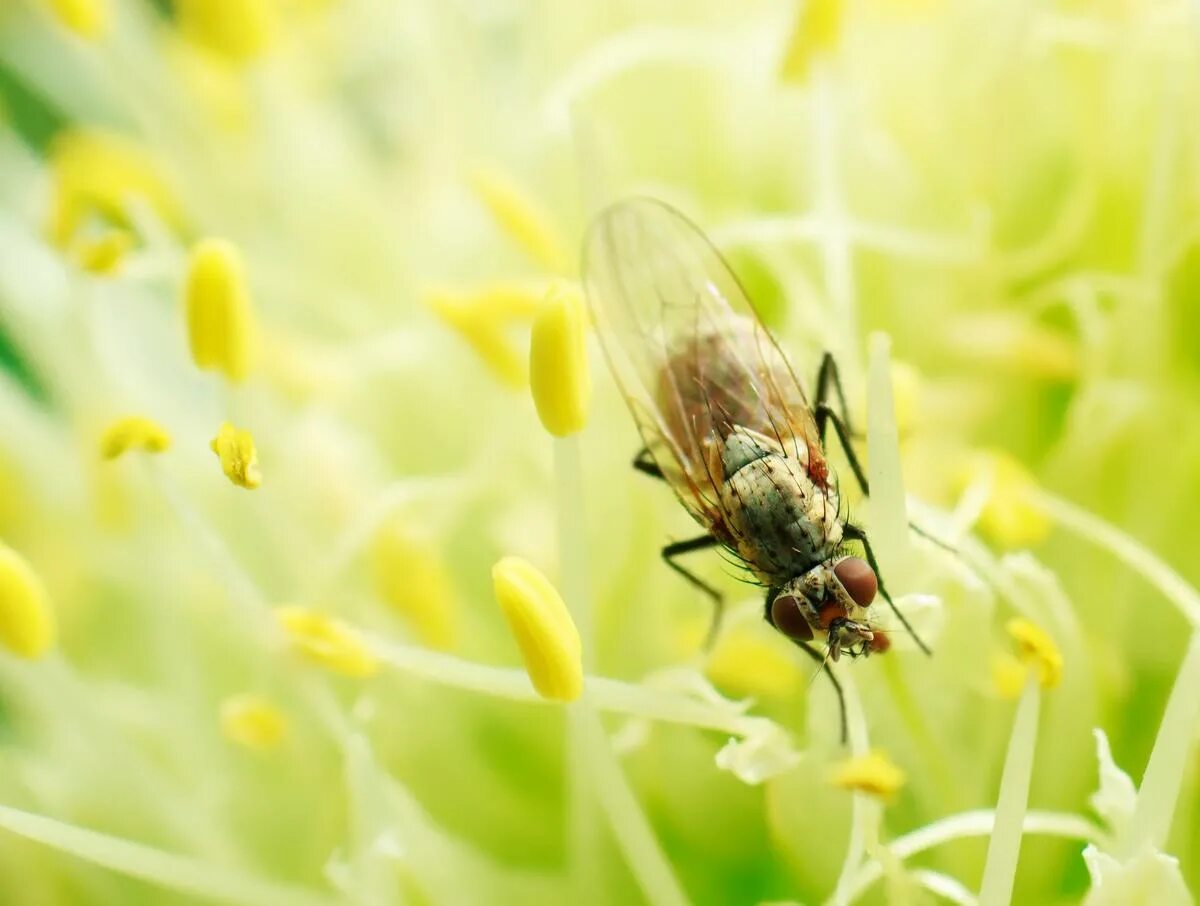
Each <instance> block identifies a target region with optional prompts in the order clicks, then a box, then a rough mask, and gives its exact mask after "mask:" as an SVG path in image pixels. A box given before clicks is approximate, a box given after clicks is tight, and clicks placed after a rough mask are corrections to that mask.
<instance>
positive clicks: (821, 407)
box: [814, 352, 958, 554]
mask: <svg viewBox="0 0 1200 906" xmlns="http://www.w3.org/2000/svg"><path fill="white" fill-rule="evenodd" d="M831 387H832V388H833V391H834V393H835V394H836V395H837V401H838V406H839V408H840V409H841V412H840V413H838V412H836V411H834V409H833V407H831V406H830V405H829V403H828V402H826V400H828V399H829V390H830V388H831ZM814 416H815V418H816V422H817V432H818V433H819V435H820V437H821V445H822V446H824V445H825V428H826V427H827V425H828V424H829V423H830V422H832V423H833V430H834V431H836V432H837V436H838V440H839V441H840V442H841V444H842V450H843V451H845V453H846V460H847V461H848V462H849V463H850V469H851V471H852V472H854V478H855V479H856V480H857V481H858V486H859V487H860V488H862V492H863V496H864V497H870V496H871V488H870V485H869V484H868V483H867V473H866V471H865V470H864V469H863V467H862V463H861V462H860V461H859V458H858V454H857V453H856V452H855V451H854V447H852V446H851V445H850V441H851V439H852V438H856V437H858V435H857V434H855V433H854V429H853V428H852V427H851V426H850V412H849V408H848V407H847V406H846V394H845V392H844V391H843V390H842V379H841V377H840V376H839V375H838V367H837V361H836V360H835V359H834V358H833V355H832V354H831V353H828V352H827V353H825V355H824V357H823V358H822V359H821V370H820V371H819V372H818V373H817V399H816V409H815V411H814ZM908 527H909V528H910V529H912V530H913V531H914V532H916V533H917V534H918V535H920V536H921V537H922V538H925V539H926V540H927V541H932V542H933V543H934V544H936V545H937V546H938V547H941V548H943V549H944V550H947V551H949V552H950V553H952V554H957V553H958V551H957V549H955V548H954V547H953V546H952V545H949V544H947V543H946V542H945V541H942V540H941V539H939V538H935V537H934V536H932V535H930V534H929V533H928V532H927V531H925V530H924V529H923V528H921V527H920V526H919V525H917V524H916V523H915V522H910V523H909V524H908Z"/></svg>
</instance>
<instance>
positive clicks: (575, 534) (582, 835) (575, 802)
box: [554, 436, 609, 903]
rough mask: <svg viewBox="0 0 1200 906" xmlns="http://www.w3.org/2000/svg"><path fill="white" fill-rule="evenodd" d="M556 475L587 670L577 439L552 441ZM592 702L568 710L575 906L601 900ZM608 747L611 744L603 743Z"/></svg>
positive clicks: (561, 551)
mask: <svg viewBox="0 0 1200 906" xmlns="http://www.w3.org/2000/svg"><path fill="white" fill-rule="evenodd" d="M554 474H555V479H556V481H555V484H556V492H557V493H556V500H557V510H558V512H557V523H558V557H559V584H560V589H561V591H562V594H563V598H564V599H565V601H566V604H567V608H568V609H569V610H570V611H571V618H572V619H573V620H574V621H575V626H576V628H577V629H578V630H579V639H580V642H581V644H582V647H583V667H584V670H585V671H586V670H587V669H588V667H589V666H590V665H591V664H592V663H593V662H594V661H595V651H594V646H593V632H592V618H591V610H592V608H591V595H590V593H589V585H588V579H587V536H586V529H585V526H586V521H585V519H584V515H583V468H582V464H581V461H580V451H579V439H578V438H577V437H575V436H571V437H562V438H556V439H555V441H554ZM591 708H592V706H591V704H590V702H588V700H587V698H586V696H585V697H584V698H583V699H582V700H581V701H578V702H575V703H574V704H573V705H571V707H569V708H568V709H567V720H566V729H567V746H566V751H567V840H568V845H569V847H570V870H571V879H572V884H573V888H574V900H575V902H577V903H587V902H594V901H597V900H598V898H600V897H601V896H602V894H601V890H602V883H603V879H602V878H601V876H600V871H599V859H598V854H599V840H598V839H597V827H598V821H597V820H596V818H597V803H596V799H595V795H594V792H593V789H592V786H593V779H592V777H591V774H592V768H591V761H592V759H593V757H594V753H592V752H591V751H590V749H591V743H590V741H589V738H588V736H589V734H588V720H589V712H590V711H591ZM601 744H602V745H604V746H606V747H607V746H608V744H609V743H608V740H607V739H605V740H604V741H603V742H602V743H601Z"/></svg>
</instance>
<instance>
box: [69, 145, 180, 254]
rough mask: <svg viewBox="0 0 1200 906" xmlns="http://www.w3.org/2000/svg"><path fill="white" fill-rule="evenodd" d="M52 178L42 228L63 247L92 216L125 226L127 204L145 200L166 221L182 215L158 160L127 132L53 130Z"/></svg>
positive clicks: (172, 221) (174, 222)
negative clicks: (48, 208)
mask: <svg viewBox="0 0 1200 906" xmlns="http://www.w3.org/2000/svg"><path fill="white" fill-rule="evenodd" d="M50 170H51V174H52V175H53V179H54V197H53V202H52V208H51V214H50V222H49V224H48V231H49V234H50V238H51V240H52V241H53V242H54V243H55V244H56V245H58V246H60V247H63V248H66V247H67V246H68V245H69V244H70V243H71V242H72V241H73V240H74V238H75V236H76V233H77V232H78V230H79V228H80V227H82V226H83V225H84V224H85V223H88V222H90V221H91V220H92V219H94V218H99V219H100V220H101V221H103V222H106V223H109V224H115V225H117V226H127V225H128V223H129V213H128V212H129V207H130V205H131V204H139V203H140V204H145V205H148V206H149V207H150V209H151V210H153V211H154V212H155V213H157V214H158V216H159V217H161V218H162V219H163V221H164V222H166V223H167V224H168V225H170V226H173V227H174V226H178V225H179V224H180V222H181V220H182V216H181V214H180V210H179V204H178V202H177V200H176V199H175V195H174V193H173V192H172V191H171V190H170V189H169V188H168V186H167V184H166V182H165V181H164V180H163V177H162V175H161V174H160V172H159V169H158V164H157V162H156V161H155V160H154V158H152V157H151V156H150V155H149V154H148V153H147V152H146V151H145V149H143V148H142V147H141V146H139V145H137V144H135V143H134V142H132V141H130V140H129V139H127V138H124V137H122V136H118V135H113V134H110V133H107V132H100V131H95V130H90V129H72V130H68V131H66V132H63V133H61V134H60V135H58V136H57V137H56V138H55V139H54V142H53V143H52V145H51V148H50Z"/></svg>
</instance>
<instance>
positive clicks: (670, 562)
mask: <svg viewBox="0 0 1200 906" xmlns="http://www.w3.org/2000/svg"><path fill="white" fill-rule="evenodd" d="M635 462H636V460H635ZM720 543H721V542H720V541H718V540H717V539H716V538H714V537H713V536H712V535H701V536H700V537H699V538H689V539H688V540H687V541H675V542H673V543H671V544H668V545H667V546H666V547H664V548H663V549H662V558H663V560H665V561H666V564H667V566H669V567H671V569H673V570H675V572H677V573H679V575H681V576H683V577H684V578H685V579H687V580H688V582H690V583H691V584H692V585H694V586H695V587H696V588H698V589H700V590H701V591H702V592H704V593H705V594H706V595H708V597H709V598H710V599H711V600H712V604H713V618H712V623H710V624H709V627H708V634H707V635H706V636H705V637H704V650H705V651H711V650H712V646H713V643H714V642H715V641H716V640H717V632H718V631H719V630H720V628H721V617H722V615H723V614H724V612H725V599H724V597H723V596H722V595H721V593H720V592H719V591H717V590H716V589H715V588H713V587H712V586H711V585H709V584H708V583H707V582H705V581H704V580H703V579H701V578H700V577H699V576H697V575H696V574H695V573H693V572H692V571H691V570H688V569H685V568H684V567H683V566H681V565H680V564H678V563H676V562H675V558H676V557H680V556H682V555H684V554H690V553H691V552H692V551H702V550H708V549H709V548H712V547H716V546H717V545H719V544H720Z"/></svg>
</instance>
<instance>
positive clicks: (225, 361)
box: [184, 239, 254, 381]
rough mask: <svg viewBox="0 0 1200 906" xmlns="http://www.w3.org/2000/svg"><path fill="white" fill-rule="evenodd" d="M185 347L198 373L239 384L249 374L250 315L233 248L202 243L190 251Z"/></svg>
mask: <svg viewBox="0 0 1200 906" xmlns="http://www.w3.org/2000/svg"><path fill="white" fill-rule="evenodd" d="M184 307H185V308H186V310H187V325H188V343H189V344H190V346H191V350H192V359H193V360H194V361H195V363H196V365H197V366H198V367H200V368H204V369H207V370H211V371H220V372H222V373H223V374H224V375H225V376H226V377H227V378H228V379H229V380H231V381H240V380H242V378H244V377H245V376H246V374H247V373H248V372H249V370H250V353H251V346H252V340H253V330H254V313H253V308H252V306H251V301H250V291H249V289H247V287H246V277H245V272H244V268H243V266H242V256H241V254H240V253H239V252H238V250H237V248H236V246H234V245H233V244H232V243H229V242H226V241H224V240H222V239H206V240H204V241H202V242H200V243H199V244H197V245H196V247H195V248H194V249H193V250H192V255H191V262H190V264H189V267H188V276H187V287H186V290H185V293H184Z"/></svg>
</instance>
